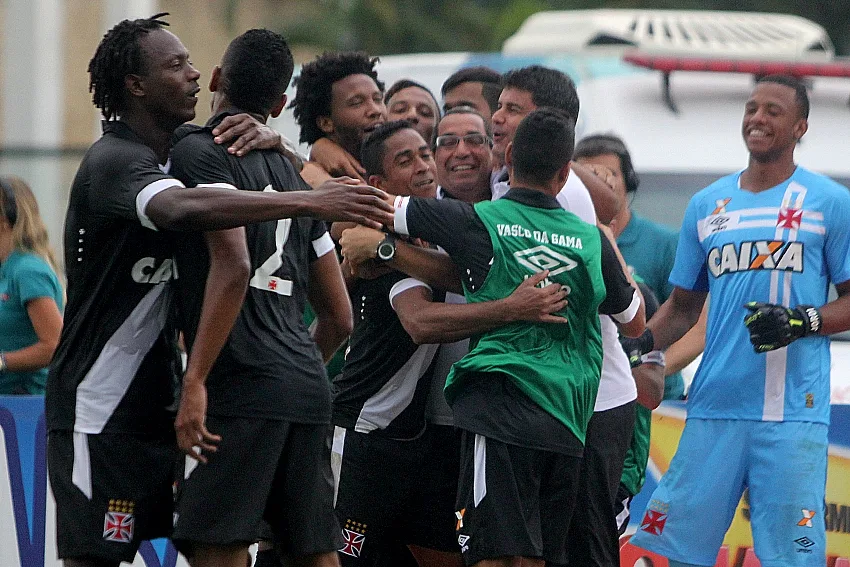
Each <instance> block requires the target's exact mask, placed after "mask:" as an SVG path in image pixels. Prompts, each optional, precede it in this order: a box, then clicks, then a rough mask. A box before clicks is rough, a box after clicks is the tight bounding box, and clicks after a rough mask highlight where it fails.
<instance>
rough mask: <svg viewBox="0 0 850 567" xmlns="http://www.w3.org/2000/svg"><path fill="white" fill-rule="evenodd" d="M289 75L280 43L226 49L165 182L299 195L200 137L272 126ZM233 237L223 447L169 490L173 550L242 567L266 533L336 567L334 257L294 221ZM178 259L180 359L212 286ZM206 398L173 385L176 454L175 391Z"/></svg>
mask: <svg viewBox="0 0 850 567" xmlns="http://www.w3.org/2000/svg"><path fill="white" fill-rule="evenodd" d="M292 70H293V61H292V54H291V53H290V51H289V47H288V46H287V44H286V41H285V40H284V39H283V37H281V36H280V35H278V34H276V33H274V32H271V31H268V30H250V31H248V32H245V33H244V34H242V35H241V36H239V37H237V38H236V39H234V40H233V41H232V42H231V43H230V46H229V47H228V48H227V51H226V52H225V54H224V57H223V59H222V62H221V65H220V66H219V67H216V68H215V69H214V70H213V73H212V78H211V79H210V90H211V91H213V93H214V94H213V108H212V110H213V117H212V118H210V120H209V121H208V122H207V124H206V126H205V127H204V128H203V129H200V130H197V131H194V132H191V133H188V134H187V135H185V137H183V138H182V139H179V140H178V141H177V143H176V144H175V147H174V150H173V152H172V159H173V163H174V174H175V176H176V177H177V178H178V179H180V180H182V181H183V182H184V183H186V184H187V185H197V186H208V185H219V186H226V187H229V188H233V189H236V188H237V187H256V188H258V189H257V190H264V191H279V190H286V189H287V188H289V187H297V186H298V184H299V177H298V174H297V172H296V171H295V169H294V168H293V167H292V164H290V163H289V162H288V161H287V160H286V159H285V158H284V157H283V156H282V155H281V154H280V153H278V152H277V151H275V150H262V151H254V152H251V153H249V154H247V155H246V156H244V157H235V156H232V155H230V154H229V153H228V152H227V150H226V149H225V148H224V147H223V146H221V145H217V144H216V143H215V141H214V136H213V134H212V130H213V128H215V127H216V125H218V124H219V123H220V122H221V121H222V120H223V119H224V117H226V116H230V115H233V114H238V113H241V112H249V113H252V114H253V115H255V116H258V117H260V118H261V119H262V120H266V119H267V118H268V116H269V115H271V116H277V115H279V114H280V112H281V111H282V109H283V107H284V105H285V103H286V95H285V94H284V92H285V90H286V87H287V85H288V83H289V79H290V78H291V76H292ZM301 183H303V182H301ZM262 188H264V189H262ZM234 231H235V232H238V238H239V246H240V247H241V248H243V249H244V250H245V251H246V252H247V253H248V255H249V256H250V259H251V265H250V267H251V272H250V274H246V276H250V283H249V281H248V277H246V278H245V283H248V293H247V296H246V298H245V303H244V304H243V305H242V309H241V311H240V313H239V316H238V317H237V319H236V324H235V325H234V327H233V330H232V331H231V333H230V336H229V337H228V339H227V342H226V343H225V345H224V348H223V349H222V351H221V354H220V355H219V358H218V360H217V361H216V363H215V365H214V366H213V368H212V369H211V371H210V373H209V375H208V378H207V381H206V388H207V390H208V395H209V398H208V399H209V405H208V410H207V424H208V427H209V429H210V430H211V431H214V432H215V433H216V434H220V435H221V437H222V440H221V442H220V443H219V445H218V451H217V452H214V453H210V454H209V455H207V463H206V464H203V465H200V466H197V467H194V468H192V469H191V470H190V471H187V472H188V474H187V475H186V478H185V480H183V481H182V482H181V483H180V484H179V485H178V498H177V520H176V521H175V525H174V534H173V536H172V537H173V539H174V541H175V543H176V544H177V545H178V548H179V549H180V550H181V551H183V552H184V553H185V554H186V555H187V556H188V557H189V558H190V563H191V564H192V565H193V566H201V565H210V566H212V565H215V566H228V565H231V566H233V567H241V565H240V564H241V563H243V562H244V558H245V553H246V551H247V549H248V546H249V545H250V544H251V543H253V542H254V541H256V540H257V539H258V538H259V537H260V532H259V529H260V526H261V523H262V520H266V521H268V523H269V524H270V525H271V526H272V528H273V531H274V533H275V535H276V540H277V541H278V542H279V543H280V545H281V547H282V551H283V553H284V554H285V555H286V556H289V557H292V558H294V559H298V560H299V561H300V562H301V563H300V564H304V565H308V564H309V565H322V566H332V565H338V560H337V556H336V550H337V549H338V547H339V546H340V533H339V527H338V525H337V523H336V521H335V516H334V512H333V485H332V484H331V480H330V477H331V468H330V451H329V447H328V440H329V433H330V430H329V425H330V416H331V404H330V386H329V383H328V379H327V375H326V374H325V369H324V366H323V364H322V359H324V360H329V359H330V357H331V356H332V355H333V353H334V352H335V351H336V349H337V348H338V347H339V345H340V344H341V343H342V341H343V340H344V339H345V338H346V337H347V336H348V334H349V333H350V331H351V325H352V321H351V304H350V303H349V301H348V296H347V294H346V291H345V284H344V283H343V279H342V274H341V272H340V269H339V264H338V262H337V259H336V255H335V254H334V253H333V252H334V245H333V242H332V241H331V238H330V235H329V234H328V233H327V230H326V228H325V225H324V223H323V222H321V221H316V220H313V219H310V218H303V217H302V218H294V219H283V220H279V221H277V222H273V221H269V222H265V223H257V224H252V225H250V226H248V227H246V228H245V229H244V232H243V229H241V228H240V229H234ZM177 250H178V254H177V261H178V265H179V266H180V279H179V280H178V282H177V283H178V288H180V289H181V294H180V296H181V305H182V306H183V307H184V310H185V314H186V317H187V332H186V342H187V346H188V347H189V350H190V352H191V350H192V346H193V342H194V339H195V328H196V325H197V322H198V320H199V319H200V318H201V317H203V314H202V306H201V298H203V297H204V287H205V284H204V282H205V280H206V282H207V283H206V289H207V293H209V291H210V289H211V288H213V287H215V285H216V283H217V282H216V281H215V280H214V278H213V274H212V273H210V274H209V276H208V275H207V273H208V265H207V264H208V262H207V259H206V257H205V256H206V247H205V246H204V243H203V240H202V238H201V237H200V236H199V235H193V234H190V235H187V237H185V238H182V239H181V241H180V242H178V245H177ZM308 299H309V301H310V304H311V305H312V306H313V309H314V311H315V312H316V321H317V324H316V325H315V327H314V334H313V337H312V338H311V336H310V333H309V332H308V331H307V328H306V326H305V325H304V323H303V314H304V306H305V303H306V301H307V300H308ZM314 340H315V342H314ZM316 345H318V347H319V348H316ZM320 351H321V352H320ZM204 386H205V385H204V383H203V381H199V382H193V383H189V382H188V381H184V391H183V392H184V393H183V399H182V401H181V406H180V412H179V413H178V419H177V426H178V439H179V441H180V444H181V448H183V449H184V450H191V441H192V440H191V439H183V438H182V435H181V425H182V420H181V417H182V414H183V413H184V411H191V410H190V408H191V407H192V406H193V402H192V400H191V399H190V397H189V395H188V394H187V391H192V392H195V391H197V392H198V393H193V394H191V395H192V396H193V397H200V396H203V389H204ZM211 494H216V495H217V498H216V499H215V500H211V499H210V498H209V496H210V495H211Z"/></svg>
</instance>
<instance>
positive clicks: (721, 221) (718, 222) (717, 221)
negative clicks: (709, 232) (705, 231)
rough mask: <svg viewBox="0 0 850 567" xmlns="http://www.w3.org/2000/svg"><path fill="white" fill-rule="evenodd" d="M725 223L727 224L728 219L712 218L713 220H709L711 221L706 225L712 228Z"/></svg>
mask: <svg viewBox="0 0 850 567" xmlns="http://www.w3.org/2000/svg"><path fill="white" fill-rule="evenodd" d="M727 222H729V217H714V218H713V219H711V221H709V223H708V224H711V225H714V226H723V225H724V224H726V223H727Z"/></svg>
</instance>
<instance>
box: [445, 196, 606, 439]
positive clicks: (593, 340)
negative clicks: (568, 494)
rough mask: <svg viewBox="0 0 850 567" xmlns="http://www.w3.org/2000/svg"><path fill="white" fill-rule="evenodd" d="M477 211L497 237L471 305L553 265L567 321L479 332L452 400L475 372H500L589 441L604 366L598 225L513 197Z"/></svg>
mask: <svg viewBox="0 0 850 567" xmlns="http://www.w3.org/2000/svg"><path fill="white" fill-rule="evenodd" d="M475 212H476V213H477V214H478V216H479V217H480V219H481V221H482V222H483V223H484V226H485V227H486V228H487V231H488V232H489V234H490V241H491V242H492V244H493V263H492V266H491V268H490V272H489V273H488V275H487V278H486V279H485V281H484V284H483V285H482V286H481V287H480V288H479V289H477V290H474V291H473V290H470V289H469V287H468V285H466V284H465V288H464V294H465V295H466V300H467V302H469V303H476V302H481V301H493V300H496V299H502V298H505V297H507V296H509V295H510V294H511V293H513V291H514V290H515V289H516V288H517V286H519V284H520V283H522V281H523V280H524V279H526V278H528V277H530V276H532V275H533V274H535V273H538V272H541V271H543V270H544V269H548V270H549V278H548V279H549V281H551V282H555V283H559V284H561V285H563V286H566V287H567V288H568V290H569V293H568V295H567V299H568V301H569V304H568V305H567V308H566V309H564V310H563V311H561V312H559V313H557V315H559V316H561V317H564V318H566V319H567V321H568V323H567V324H555V323H523V322H520V323H512V324H510V325H506V326H504V327H500V328H498V329H494V330H492V331H488V332H486V333H484V334H483V335H480V336H478V337H473V338H472V340H471V341H470V347H471V348H470V351H469V354H468V355H466V356H465V357H464V358H463V359H461V360H460V361H458V362H457V363H455V365H454V367H453V368H452V371H451V372H450V373H449V376H448V379H447V380H446V399H447V400H448V401H449V403H452V401H453V400H454V398H455V396H456V395H457V392H458V391H459V390H460V389H461V388H463V383H464V377H465V375H467V374H469V373H470V372H474V373H478V372H484V373H487V372H501V373H504V374H507V375H508V376H510V377H511V379H513V380H514V382H515V383H516V385H517V386H518V387H519V388H520V390H522V391H523V392H524V393H525V394H526V395H527V396H528V397H529V398H531V400H533V401H534V402H535V403H537V404H538V405H539V406H540V407H541V408H543V409H544V410H545V411H547V412H548V413H550V414H551V415H553V416H554V417H555V418H556V419H558V420H559V421H561V422H562V423H563V424H564V425H566V426H567V428H569V429H570V431H571V432H572V433H573V434H574V435H575V436H576V437H578V438H579V439H580V440H581V442H582V443H584V437H585V432H586V431H587V422H588V420H590V416H591V415H592V414H593V405H594V402H595V401H596V393H597V391H598V390H599V376H600V373H601V371H602V336H601V333H600V325H599V315H598V308H599V304H600V303H601V302H602V300H603V299H604V298H605V284H604V282H603V280H602V269H601V263H602V257H601V242H600V238H601V234H600V232H599V229H597V228H596V227H595V226H593V225H590V224H587V223H585V222H584V221H582V220H581V219H579V218H578V217H577V216H575V215H574V214H573V213H570V212H568V211H565V210H563V209H560V208H558V209H542V208H537V207H531V206H527V205H523V204H520V203H517V202H515V201H512V200H510V199H499V200H498V201H487V202H482V203H478V204H476V205H475ZM546 283H548V282H546V281H545V280H544V282H543V284H546Z"/></svg>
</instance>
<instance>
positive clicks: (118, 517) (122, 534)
mask: <svg viewBox="0 0 850 567" xmlns="http://www.w3.org/2000/svg"><path fill="white" fill-rule="evenodd" d="M135 508H136V503H135V502H133V501H132V500H115V499H111V500H110V501H109V509H108V510H107V512H106V515H105V516H104V518H103V539H105V540H106V541H116V542H118V543H130V542H131V541H133V529H134V528H135V525H136V517H135V515H134V510H135Z"/></svg>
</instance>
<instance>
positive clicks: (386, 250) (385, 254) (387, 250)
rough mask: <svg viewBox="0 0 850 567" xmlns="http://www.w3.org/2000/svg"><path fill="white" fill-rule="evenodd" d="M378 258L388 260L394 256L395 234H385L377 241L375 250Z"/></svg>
mask: <svg viewBox="0 0 850 567" xmlns="http://www.w3.org/2000/svg"><path fill="white" fill-rule="evenodd" d="M376 255H377V256H378V260H382V261H384V262H389V261H390V260H392V259H393V257H394V256H395V236H393V235H392V234H387V235H386V236H385V237H384V239H383V240H381V241H380V242H379V243H378V249H377V250H376Z"/></svg>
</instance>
